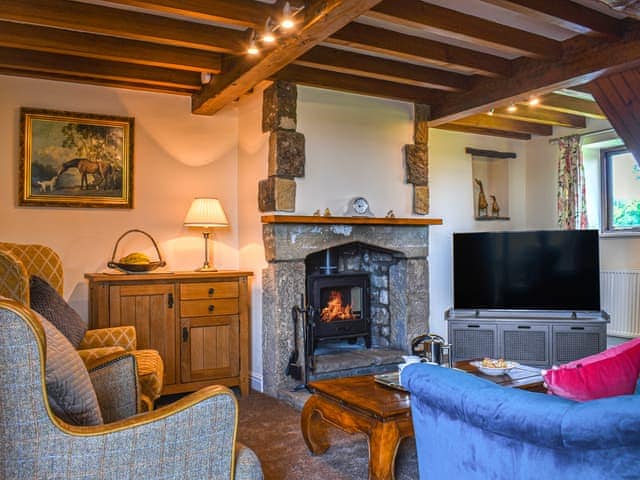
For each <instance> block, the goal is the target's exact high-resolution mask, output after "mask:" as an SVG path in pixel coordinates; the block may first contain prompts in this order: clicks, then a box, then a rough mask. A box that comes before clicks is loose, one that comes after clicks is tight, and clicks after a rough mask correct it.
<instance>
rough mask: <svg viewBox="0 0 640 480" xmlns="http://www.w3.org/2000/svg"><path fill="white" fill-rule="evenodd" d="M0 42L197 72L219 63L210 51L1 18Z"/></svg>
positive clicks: (212, 68) (214, 68)
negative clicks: (27, 23) (37, 25)
mask: <svg viewBox="0 0 640 480" xmlns="http://www.w3.org/2000/svg"><path fill="white" fill-rule="evenodd" d="M0 46H4V47H13V48H21V49H27V50H36V51H40V52H52V53H61V54H65V55H75V56H79V57H88V58H98V59H102V60H112V61H118V62H129V63H137V64H140V65H152V66H156V67H165V68H175V69H178V70H191V71H197V72H202V71H205V72H211V73H218V72H219V71H220V66H221V60H220V55H219V54H217V53H213V52H205V51H202V50H195V49H190V48H183V47H171V46H167V45H157V44H153V43H147V42H139V41H137V40H122V39H119V38H115V37H109V36H106V35H97V36H96V35H91V34H88V33H79V32H70V31H66V30H59V29H56V28H47V27H36V26H32V25H23V24H19V23H12V22H2V21H0Z"/></svg>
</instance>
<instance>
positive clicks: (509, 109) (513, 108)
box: [507, 103, 518, 113]
mask: <svg viewBox="0 0 640 480" xmlns="http://www.w3.org/2000/svg"><path fill="white" fill-rule="evenodd" d="M517 110H518V107H516V104H515V103H512V104H511V105H509V106H508V107H507V112H509V113H513V112H515V111H517Z"/></svg>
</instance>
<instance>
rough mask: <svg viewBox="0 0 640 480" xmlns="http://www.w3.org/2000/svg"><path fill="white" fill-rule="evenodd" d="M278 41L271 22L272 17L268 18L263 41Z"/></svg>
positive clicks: (265, 23)
mask: <svg viewBox="0 0 640 480" xmlns="http://www.w3.org/2000/svg"><path fill="white" fill-rule="evenodd" d="M275 41H276V36H275V35H274V33H273V25H272V23H271V17H269V18H267V21H266V22H264V32H263V33H262V42H263V43H273V42H275Z"/></svg>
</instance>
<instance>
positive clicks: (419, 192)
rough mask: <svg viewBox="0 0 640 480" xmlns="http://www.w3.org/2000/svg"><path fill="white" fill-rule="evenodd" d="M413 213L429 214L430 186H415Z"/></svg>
mask: <svg viewBox="0 0 640 480" xmlns="http://www.w3.org/2000/svg"><path fill="white" fill-rule="evenodd" d="M413 213H417V214H418V215H427V214H428V213H429V187H427V186H421V185H414V186H413Z"/></svg>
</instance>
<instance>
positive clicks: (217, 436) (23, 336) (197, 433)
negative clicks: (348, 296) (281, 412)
mask: <svg viewBox="0 0 640 480" xmlns="http://www.w3.org/2000/svg"><path fill="white" fill-rule="evenodd" d="M0 326H1V327H0V328H2V335H0V405H1V406H2V407H1V408H0V445H1V446H2V448H1V449H0V478H11V479H32V478H69V479H71V478H86V479H89V478H96V479H97V478H118V479H138V478H140V479H149V478H153V479H164V480H169V479H180V480H182V479H216V480H225V479H236V480H260V479H262V471H261V467H260V462H259V460H258V459H257V457H256V456H255V454H254V453H253V452H252V451H251V450H250V449H248V448H246V447H243V446H242V445H240V444H237V443H236V441H235V440H236V431H237V421H238V415H237V403H236V399H235V396H234V395H233V393H232V392H231V391H230V390H229V389H227V388H226V387H222V386H211V387H207V388H203V389H202V390H200V391H198V392H196V393H193V394H191V395H189V396H187V397H184V398H182V399H180V400H178V401H177V402H175V403H173V404H171V405H168V406H166V407H162V408H159V409H157V410H155V411H153V412H147V413H143V414H139V415H134V416H133V417H130V418H127V419H124V420H118V421H115V422H113V423H109V424H105V425H96V426H89V427H80V426H72V425H69V424H67V423H65V422H64V421H62V420H61V419H60V418H58V417H56V416H55V415H54V414H53V413H52V410H51V407H50V405H49V400H48V397H47V394H46V387H45V383H44V379H45V361H46V347H45V340H44V338H45V336H44V331H43V328H42V325H41V323H40V322H39V321H38V319H37V317H36V316H35V314H34V313H33V312H32V311H31V310H30V309H28V308H26V307H25V306H24V305H21V304H19V303H17V302H15V301H13V300H7V299H0Z"/></svg>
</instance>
